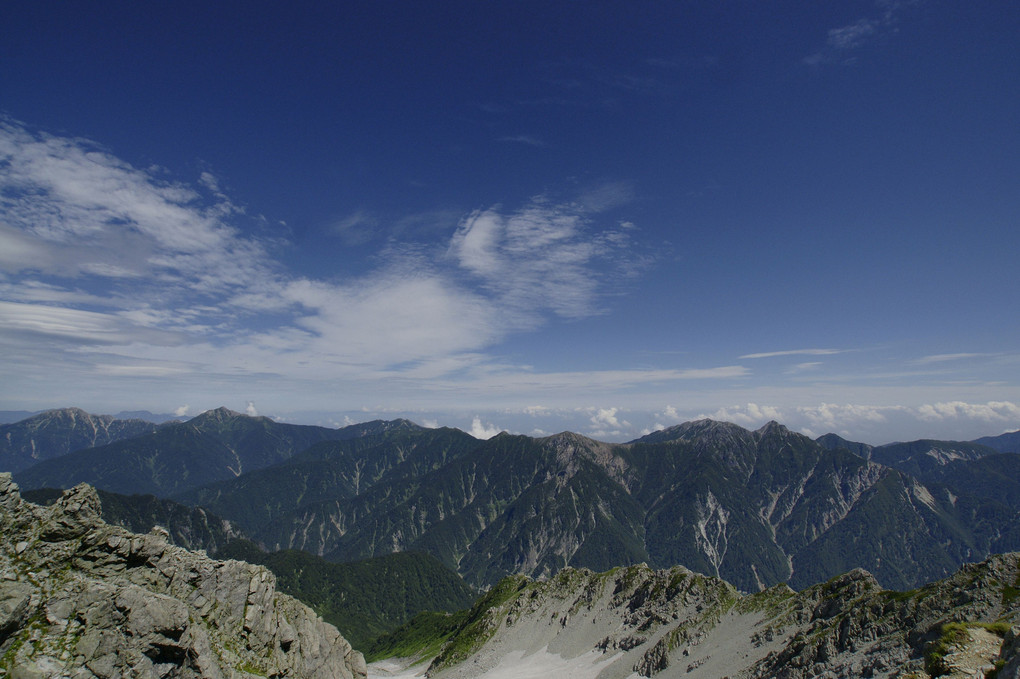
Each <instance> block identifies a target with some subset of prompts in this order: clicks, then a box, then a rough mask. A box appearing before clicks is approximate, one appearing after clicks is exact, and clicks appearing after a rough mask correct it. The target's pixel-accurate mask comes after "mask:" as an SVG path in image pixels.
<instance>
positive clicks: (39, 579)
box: [0, 474, 366, 679]
mask: <svg viewBox="0 0 1020 679" xmlns="http://www.w3.org/2000/svg"><path fill="white" fill-rule="evenodd" d="M99 512H100V504H99V498H98V496H97V495H96V492H95V490H94V489H92V488H91V487H89V486H85V485H81V486H77V487H75V488H72V489H71V490H69V491H67V492H65V493H64V495H63V496H62V497H61V498H60V500H59V501H57V502H56V503H55V504H53V505H52V506H50V507H40V506H37V505H33V504H31V503H29V502H26V501H24V500H23V499H22V498H21V496H20V494H19V493H18V488H17V485H16V484H14V483H13V482H12V481H11V478H10V475H9V474H0V676H4V675H5V674H6V675H7V676H10V677H12V679H37V678H42V677H69V678H71V679H97V678H98V679H107V678H111V679H112V678H114V677H135V678H138V679H147V678H150V677H151V678H157V677H159V678H163V677H166V678H181V679H187V678H191V677H195V678H198V677H202V678H210V679H219V678H222V679H240V678H242V677H253V676H258V677H267V676H268V677H294V678H298V677H308V678H309V679H311V678H313V677H314V678H320V677H321V678H323V679H352V678H355V677H365V676H366V669H365V663H364V659H363V658H362V656H361V654H360V653H358V652H357V651H354V650H353V649H352V648H351V646H350V644H348V643H347V641H346V640H345V639H344V638H343V637H342V636H341V635H340V633H339V632H338V631H337V630H336V628H334V627H333V626H331V625H329V624H326V623H324V622H323V621H322V620H321V618H318V617H317V616H316V615H315V613H314V612H313V611H312V610H311V609H309V608H308V607H307V606H304V605H303V604H301V603H299V602H298V601H296V600H294V599H293V598H291V597H289V596H286V595H283V594H280V593H278V592H277V591H276V580H275V578H274V576H273V575H272V574H271V573H270V572H269V571H268V570H266V569H265V568H263V567H261V566H254V565H251V564H247V563H244V562H240V561H215V560H213V559H210V558H208V557H206V556H204V555H201V554H196V553H192V552H189V551H187V550H185V549H183V548H180V547H176V546H174V545H172V544H171V543H170V542H169V540H168V536H167V534H166V532H165V531H163V530H161V529H159V528H155V529H153V530H152V531H151V532H150V533H149V534H147V535H138V534H133V533H130V532H128V531H126V530H124V529H122V528H119V527H116V526H110V525H107V524H106V523H104V522H103V521H102V520H101V519H100V516H99Z"/></svg>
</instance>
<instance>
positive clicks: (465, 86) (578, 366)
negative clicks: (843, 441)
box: [0, 0, 1020, 443]
mask: <svg viewBox="0 0 1020 679" xmlns="http://www.w3.org/2000/svg"><path fill="white" fill-rule="evenodd" d="M1018 35H1020V7H1018V6H1016V5H1014V4H1011V3H1001V2H972V3H956V2H938V1H936V0H915V1H893V0H883V1H879V2H875V1H868V2H831V3H828V2H827V3H808V2H769V3H763V2H727V3H719V2H677V3H672V2H670V3H667V2H548V1H546V2H529V1H518V2H484V3H480V2H443V3H421V2H344V3H300V2H297V3H286V4H283V3H259V2H245V3H233V2H222V3H204V2H203V3H195V2H175V3H167V2H154V3H135V2H132V3H121V2H106V3H100V4H98V5H97V4H87V3H54V2H48V1H45V0H43V1H38V2H17V3H9V4H8V5H6V6H5V8H4V9H3V10H2V16H0V114H2V116H3V118H2V120H0V123H2V127H0V350H2V356H3V357H2V358H0V366H2V372H3V380H2V383H0V408H4V409H27V410H36V409H43V408H49V407H60V406H66V405H77V406H81V407H84V408H86V409H88V410H90V411H92V412H116V411H119V410H135V409H148V410H152V411H154V412H179V413H182V414H196V413H198V412H201V411H202V410H205V409H207V408H212V407H216V406H220V405H226V406H228V407H231V408H234V409H236V410H241V411H244V410H248V411H250V412H258V413H260V414H265V415H271V416H277V417H281V418H284V419H286V420H288V421H295V422H316V423H323V424H343V423H345V422H357V421H363V420H367V419H373V418H377V417H382V418H392V417H397V416H406V417H410V418H411V419H414V420H416V421H418V422H420V423H423V424H430V425H432V424H438V425H450V426H457V427H460V428H462V429H465V430H467V431H472V432H474V433H476V434H478V435H486V434H490V433H493V432H495V431H498V430H500V429H507V430H510V431H514V432H520V433H526V434H533V435H540V434H543V433H553V432H556V431H561V430H564V429H571V430H574V431H580V432H582V433H585V434H588V435H592V436H595V437H597V438H602V439H606V440H628V439H631V438H634V437H636V436H639V435H641V434H642V433H645V432H647V431H650V430H653V429H656V428H659V427H662V426H668V425H671V424H675V423H678V422H681V421H684V420H688V419H693V418H696V417H701V416H709V417H716V418H719V419H727V420H730V421H733V422H737V423H738V424H741V425H744V426H758V425H760V424H762V423H764V422H765V421H767V420H769V419H778V420H780V421H781V422H784V423H786V424H787V425H788V426H791V427H792V428H794V429H797V430H800V431H804V432H806V433H809V434H812V435H820V434H822V433H825V432H828V431H835V432H838V433H841V434H843V435H845V436H848V437H850V438H854V439H856V440H863V441H867V442H870V443H883V442H888V441H892V440H904V439H911V438H919V437H922V436H930V437H941V438H974V437H977V436H980V435H985V434H997V433H1000V432H1002V431H1007V430H1013V429H1017V428H1020V405H1018V404H1020V320H1018V319H1020V314H1018V311H1020V284H1018V283H1017V275H1016V261H1017V260H1016V258H1017V253H1018V252H1020V235H1018V234H1020V231H1018V228H1017V227H1018V226H1020V87H1018V84H1020V42H1018V41H1017V36H1018Z"/></svg>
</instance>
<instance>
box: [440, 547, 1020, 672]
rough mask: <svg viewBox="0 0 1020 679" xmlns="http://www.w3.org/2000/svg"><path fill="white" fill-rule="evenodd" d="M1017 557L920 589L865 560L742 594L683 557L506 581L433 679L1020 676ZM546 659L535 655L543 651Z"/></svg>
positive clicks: (480, 607)
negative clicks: (664, 566)
mask: <svg viewBox="0 0 1020 679" xmlns="http://www.w3.org/2000/svg"><path fill="white" fill-rule="evenodd" d="M1018 624H1020V554H1015V553H1014V554H1005V555H998V556H994V557H991V558H989V559H987V560H986V561H984V562H982V563H980V564H970V565H967V566H964V567H963V568H961V569H960V570H959V571H958V572H957V573H956V574H955V575H953V576H951V577H950V578H947V579H945V580H941V581H937V582H934V583H931V584H930V585H927V586H925V587H923V588H920V589H918V590H913V591H910V592H894V591H888V590H884V589H882V588H881V587H880V586H879V584H878V582H877V581H876V580H875V578H874V577H872V576H871V575H870V574H869V573H867V572H866V571H863V570H861V569H856V570H854V571H851V572H849V573H846V574H844V575H841V576H838V577H836V578H833V579H831V580H829V581H827V582H825V583H822V584H819V585H815V586H813V587H809V588H807V589H805V590H803V591H801V592H794V591H793V590H791V589H790V588H788V587H787V586H785V585H777V586H774V587H772V588H770V589H768V590H765V591H762V592H758V593H755V594H743V593H741V592H739V591H738V590H736V589H735V588H733V587H732V586H731V585H729V584H728V583H726V582H724V581H722V580H720V579H718V578H714V577H710V576H704V575H700V574H697V573H693V572H691V571H689V570H687V569H685V568H683V567H675V568H672V569H669V570H660V571H655V570H652V569H650V568H648V567H647V566H644V565H641V566H632V567H628V568H619V569H614V570H612V571H609V572H606V573H593V572H591V571H588V570H585V569H580V570H575V569H570V568H568V569H564V570H563V571H561V572H560V574H559V575H557V576H556V577H554V578H552V579H550V580H548V581H531V580H528V579H527V578H524V577H523V576H514V577H511V578H507V579H506V580H504V581H503V582H501V583H500V584H499V585H497V586H496V587H494V588H493V590H492V592H491V593H490V595H489V597H488V598H487V599H483V600H480V601H479V603H478V604H477V605H476V607H475V609H473V610H472V612H471V615H470V618H469V619H468V620H467V621H466V622H465V623H464V624H463V626H462V627H461V628H460V629H459V631H457V632H456V633H454V635H453V636H452V637H451V639H450V641H449V642H448V643H447V644H446V645H445V646H444V648H443V650H442V651H441V652H440V653H439V655H438V656H437V657H436V658H435V659H434V661H433V662H432V664H431V666H430V668H429V670H428V676H429V677H432V678H434V679H468V678H472V677H494V678H495V677H502V676H510V675H508V674H505V672H504V670H505V668H506V667H508V666H512V664H513V663H514V662H521V661H522V660H523V659H525V658H529V659H534V658H541V657H545V658H546V659H547V662H549V663H550V667H558V668H560V670H559V671H562V672H565V673H567V674H569V676H571V677H576V678H581V677H591V678H592V679H595V678H596V677H597V678H598V679H625V678H627V677H634V675H635V674H636V675H639V676H642V677H655V678H656V679H667V678H673V677H685V678H689V679H699V678H700V679H719V677H733V678H736V677H741V678H744V679H766V678H768V679H805V678H807V677H901V678H904V679H905V678H911V679H922V678H925V679H926V678H927V677H932V676H947V677H985V676H992V675H986V673H988V672H997V674H995V675H994V676H996V677H997V679H1007V678H1011V679H1016V678H1017V677H1020V637H1018V634H1017V633H1018V631H1020V628H1018V627H1017V625H1018ZM536 662H538V661H536Z"/></svg>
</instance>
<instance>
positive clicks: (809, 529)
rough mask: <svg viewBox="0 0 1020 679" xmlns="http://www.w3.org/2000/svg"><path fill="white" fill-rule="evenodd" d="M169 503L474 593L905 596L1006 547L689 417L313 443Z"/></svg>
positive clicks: (817, 464) (866, 485) (939, 490)
mask: <svg viewBox="0 0 1020 679" xmlns="http://www.w3.org/2000/svg"><path fill="white" fill-rule="evenodd" d="M180 499H182V500H185V501H187V502H191V503H196V504H202V505H204V506H208V507H210V508H211V509H212V510H213V511H216V512H218V513H220V514H223V515H224V516H228V517H231V518H232V519H235V520H237V521H239V522H240V523H241V525H242V526H243V527H245V528H246V530H248V531H250V532H251V534H252V535H253V536H254V537H255V538H256V539H258V540H259V541H260V542H263V543H264V544H265V545H266V547H267V548H269V549H285V548H298V549H304V550H308V551H311V552H313V553H317V554H322V555H324V556H327V557H329V558H332V559H338V560H350V559H362V558H367V557H370V556H376V555H381V554H387V553H390V552H393V551H402V550H419V551H425V552H428V553H431V554H434V555H436V556H437V557H439V558H440V559H441V560H442V561H443V562H444V563H446V564H447V565H448V566H449V567H451V568H455V569H456V570H458V571H459V572H460V573H461V574H462V575H463V576H464V577H465V578H467V579H468V581H469V582H472V583H474V584H479V585H485V584H491V583H493V582H495V581H496V580H498V579H499V578H500V577H501V576H503V575H505V574H508V573H523V574H526V575H530V576H544V575H551V574H554V573H555V572H557V571H558V570H559V569H561V568H563V567H564V566H568V565H572V566H584V567H589V568H593V569H597V570H605V569H606V568H611V567H613V566H617V565H626V564H633V563H640V562H647V563H649V564H652V565H653V566H655V567H668V566H671V565H674V564H684V565H686V566H687V567H689V568H692V569H694V570H697V571H699V572H703V573H707V574H711V575H719V576H721V577H724V578H726V579H728V580H730V581H732V582H734V583H735V584H736V585H737V586H739V587H741V588H743V589H747V590H756V589H759V588H762V587H766V586H769V585H772V584H775V583H776V582H783V581H789V582H791V583H792V584H794V585H795V586H806V585H809V584H812V583H814V582H818V581H820V580H824V579H825V578H827V577H831V576H832V575H834V574H837V573H840V572H845V571H847V570H850V569H851V568H853V567H857V566H863V567H868V568H869V569H870V570H872V571H874V572H875V574H876V577H878V578H879V581H880V582H882V583H883V584H885V585H887V586H895V587H911V586H915V585H917V584H920V583H922V582H925V581H928V580H931V579H934V578H936V577H943V576H945V575H947V574H948V573H951V572H952V571H953V570H954V569H955V568H957V567H958V566H959V565H960V564H961V563H964V562H965V561H967V560H971V559H973V558H979V557H981V556H984V555H987V554H988V553H991V552H994V551H1006V550H1007V549H1010V548H1013V546H1014V545H1017V546H1020V534H1018V530H1016V529H1015V527H1016V526H1017V520H1016V511H1015V510H1014V509H1012V508H1011V506H1010V505H1009V504H1008V503H1007V502H1004V501H1003V500H1002V499H997V498H991V497H988V496H987V495H979V494H971V493H968V494H961V493H959V492H957V493H954V492H950V491H949V490H948V489H946V488H944V487H943V486H939V485H936V486H932V487H928V486H926V485H925V484H924V483H922V482H920V481H918V480H917V479H915V478H914V477H912V476H910V475H908V474H905V473H903V472H901V471H898V470H896V469H893V468H890V467H888V466H885V465H881V464H878V463H876V462H871V461H868V460H865V459H863V458H861V457H860V456H858V455H855V454H853V453H851V452H850V451H848V450H846V449H844V448H838V449H835V450H829V449H827V448H825V447H824V446H822V445H821V444H819V443H816V442H814V441H812V440H811V439H809V438H807V437H805V436H802V435H800V434H796V433H793V432H790V431H789V430H788V429H786V428H785V427H783V426H782V425H779V424H778V423H775V422H772V423H769V424H767V425H765V426H764V427H762V428H760V429H758V430H757V431H754V432H751V431H748V430H746V429H743V428H741V427H739V426H737V425H734V424H729V423H721V422H713V421H708V420H703V421H698V422H691V423H684V424H682V425H678V426H677V427H671V428H670V429H668V430H664V431H663V432H656V433H655V434H653V435H650V436H647V437H643V438H641V439H638V440H636V441H634V442H632V443H629V444H609V443H603V442H599V441H595V440H593V439H589V438H586V437H584V436H581V435H579V434H574V433H570V432H565V433H562V434H557V435H554V436H549V437H545V438H541V439H533V438H530V437H526V436H516V435H511V434H506V433H503V434H500V435H498V436H496V437H494V438H492V439H489V440H488V441H479V440H477V439H474V438H473V437H470V436H469V435H467V434H465V433H463V432H460V431H458V430H423V431H418V430H401V431H397V432H390V433H383V434H379V435H375V436H368V437H365V438H363V439H359V440H357V441H331V442H323V443H320V444H317V445H316V446H314V447H313V448H311V449H309V450H307V451H304V452H303V453H300V454H298V455H295V456H294V457H293V458H291V459H290V460H288V461H287V462H285V463H281V464H279V465H276V466H274V467H272V468H269V469H266V470H264V471H261V472H255V473H253V474H247V475H243V476H241V477H238V478H237V479H232V480H226V481H223V482H220V483H217V484H214V485H210V486H207V487H204V488H201V489H196V490H193V491H189V492H188V493H186V494H183V495H182V496H180ZM851 544H852V545H855V547H854V548H853V549H848V548H847V545H851Z"/></svg>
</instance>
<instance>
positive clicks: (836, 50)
mask: <svg viewBox="0 0 1020 679" xmlns="http://www.w3.org/2000/svg"><path fill="white" fill-rule="evenodd" d="M916 4H918V1H917V0H911V1H908V2H900V1H892V2H890V1H886V0H879V1H878V2H876V3H875V12H874V13H872V14H871V15H870V16H866V17H861V18H860V19H858V20H856V21H853V22H851V23H849V24H844V25H843V26H837V27H836V28H831V29H829V31H828V33H827V35H826V40H825V46H824V47H822V48H821V49H819V50H818V51H816V52H813V53H812V54H810V55H809V56H807V57H805V58H804V63H806V64H808V65H809V66H820V65H822V64H827V63H852V62H853V61H854V60H855V59H856V52H858V51H859V50H860V49H862V48H864V47H866V46H867V45H869V44H870V43H873V42H874V41H876V40H880V39H883V38H887V37H888V36H892V35H895V34H896V33H897V32H898V31H899V24H900V21H901V17H902V15H903V11H904V9H905V8H907V7H908V6H911V5H916Z"/></svg>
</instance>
